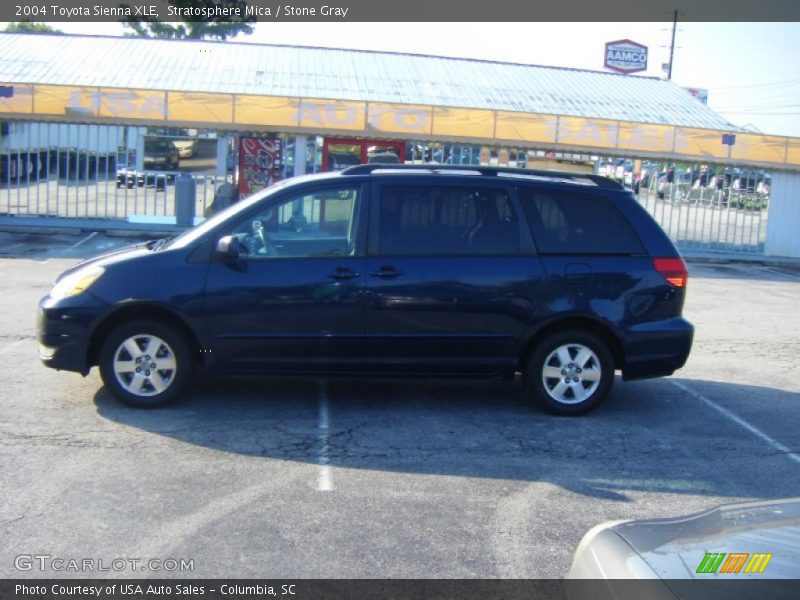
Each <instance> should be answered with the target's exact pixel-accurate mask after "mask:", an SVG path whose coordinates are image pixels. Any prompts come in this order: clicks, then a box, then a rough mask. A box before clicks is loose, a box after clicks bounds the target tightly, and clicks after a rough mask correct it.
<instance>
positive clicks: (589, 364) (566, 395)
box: [524, 330, 614, 416]
mask: <svg viewBox="0 0 800 600" xmlns="http://www.w3.org/2000/svg"><path fill="white" fill-rule="evenodd" d="M565 348H566V352H567V354H568V355H569V360H570V362H568V364H566V365H564V364H562V361H561V359H560V355H558V354H557V352H558V349H562V352H563V351H564V349H565ZM581 349H587V350H588V351H589V352H588V353H587V354H579V352H580V351H581ZM584 358H587V360H585V361H584V360H583V359H584ZM575 359H578V361H580V363H579V362H577V361H576V360H575ZM545 367H547V368H548V371H549V372H550V373H551V374H557V375H558V377H557V378H556V377H548V378H545V376H544V374H545ZM554 369H555V370H554ZM584 370H585V371H584ZM524 375H525V389H526V392H527V393H528V394H529V395H530V396H532V398H533V400H534V401H535V402H536V404H538V405H539V407H540V408H542V409H544V410H546V411H547V412H550V413H553V414H556V415H563V416H577V415H582V414H585V413H587V412H589V411H590V410H593V409H595V408H597V407H598V406H599V405H600V404H601V403H602V402H603V401H604V400H605V399H606V397H607V396H608V393H609V392H610V391H611V386H612V384H613V383H614V359H613V357H612V356H611V351H610V350H609V349H608V345H607V344H606V343H605V342H604V341H603V340H601V339H600V338H598V337H597V336H596V335H594V334H592V333H589V332H586V331H580V330H570V331H563V332H559V333H555V334H553V335H550V336H548V337H547V338H546V339H544V340H542V341H541V342H540V343H538V344H537V346H536V348H535V349H534V350H533V352H532V353H531V355H530V357H529V359H528V362H527V364H526V365H525V373H524ZM562 376H566V378H569V379H570V382H569V383H566V382H563V385H562V380H561V377H562ZM575 378H578V381H577V382H576V381H574V379H575ZM595 382H596V385H595ZM558 386H560V387H558ZM578 386H580V387H578ZM560 390H563V393H561V392H560ZM579 390H583V391H579ZM582 395H585V397H584V398H581V397H580V396H582ZM559 396H560V397H561V399H558V398H557V397H559Z"/></svg>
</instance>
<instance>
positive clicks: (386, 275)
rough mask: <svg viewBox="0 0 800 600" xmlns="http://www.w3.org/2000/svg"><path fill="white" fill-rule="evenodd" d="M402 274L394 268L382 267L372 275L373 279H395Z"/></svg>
mask: <svg viewBox="0 0 800 600" xmlns="http://www.w3.org/2000/svg"><path fill="white" fill-rule="evenodd" d="M402 274H403V272H402V271H398V270H397V269H395V268H394V267H381V268H380V270H378V271H373V272H372V273H370V275H372V276H373V277H380V278H381V279H393V278H394V277H397V276H398V275H402Z"/></svg>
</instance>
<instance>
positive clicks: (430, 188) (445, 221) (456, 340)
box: [366, 178, 544, 375]
mask: <svg viewBox="0 0 800 600" xmlns="http://www.w3.org/2000/svg"><path fill="white" fill-rule="evenodd" d="M400 181H402V180H400V179H398V182H400ZM431 181H432V183H431V184H430V185H414V186H410V185H392V184H391V183H388V182H387V183H385V184H384V183H382V184H375V187H374V188H373V194H372V198H373V199H374V202H372V208H371V211H370V243H369V256H368V258H367V268H366V270H367V275H368V279H367V290H368V294H369V304H368V309H367V324H366V334H367V339H366V345H367V350H366V351H367V357H368V361H367V367H368V369H370V370H372V371H377V372H390V373H391V372H398V373H410V372H415V373H426V372H438V373H452V374H480V375H491V374H500V373H508V372H510V371H512V370H513V369H514V368H515V367H516V361H517V359H518V353H519V346H520V339H521V338H522V337H523V333H524V332H525V331H526V329H527V328H529V327H530V326H531V324H532V322H533V321H534V320H535V315H536V314H537V311H538V307H539V306H540V304H541V301H540V296H541V294H542V291H543V289H542V282H543V277H544V272H543V269H542V265H541V262H540V260H539V259H538V257H537V256H535V255H534V253H533V251H532V242H531V240H530V236H529V235H527V234H525V233H524V231H523V230H522V228H521V227H520V219H519V218H518V214H519V211H518V210H517V209H516V208H515V206H514V203H513V201H512V197H511V195H510V193H509V192H508V190H507V189H505V187H504V186H502V185H497V184H495V185H487V184H485V183H478V182H476V183H475V184H462V185H458V186H455V185H448V186H442V185H437V184H436V183H434V181H435V178H432V179H431Z"/></svg>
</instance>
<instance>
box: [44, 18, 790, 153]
mask: <svg viewBox="0 0 800 600" xmlns="http://www.w3.org/2000/svg"><path fill="white" fill-rule="evenodd" d="M51 25H52V26H53V27H55V28H57V29H60V30H62V31H64V32H65V33H79V34H97V35H122V34H123V32H124V29H123V27H122V25H118V24H116V23H74V22H73V23H51ZM671 34H672V23H671V22H669V23H668V22H665V23H350V22H343V23H310V22H305V23H286V22H277V23H271V22H267V23H258V24H257V25H256V27H255V33H253V34H252V35H245V36H242V35H240V36H237V37H236V38H233V40H232V42H235V43H239V42H242V43H274V44H293V45H302V46H320V47H331V48H350V49H362V50H385V51H389V52H412V53H415V54H432V55H437V56H454V57H462V58H475V59H483V60H496V61H502V62H515V63H523V64H535V65H545V66H554V67H572V68H579V69H591V70H598V71H602V70H603V59H604V48H605V43H606V42H609V41H614V40H618V39H630V40H633V41H635V42H638V43H640V44H643V45H645V46H647V47H648V48H649V60H648V70H647V71H646V72H644V73H641V75H647V76H652V77H663V76H664V73H663V71H662V68H661V67H662V63H666V62H667V61H668V58H669V43H670V37H671ZM635 76H636V75H631V77H635ZM672 80H673V81H674V82H675V83H677V84H678V85H682V86H685V87H695V88H704V89H707V90H708V105H709V106H710V107H711V108H712V109H714V110H715V111H716V112H717V113H719V114H721V115H722V116H724V117H725V118H726V119H727V120H728V121H730V122H731V123H734V124H736V125H739V126H744V127H748V128H751V129H753V130H755V131H760V132H762V133H769V134H777V135H789V136H797V137H800V23H694V22H686V23H681V22H679V23H678V28H677V32H676V40H675V56H674V60H673V70H672Z"/></svg>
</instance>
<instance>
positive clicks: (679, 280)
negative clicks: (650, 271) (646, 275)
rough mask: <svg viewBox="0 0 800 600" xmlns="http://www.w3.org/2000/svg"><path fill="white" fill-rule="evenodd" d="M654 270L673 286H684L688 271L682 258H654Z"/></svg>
mask: <svg viewBox="0 0 800 600" xmlns="http://www.w3.org/2000/svg"><path fill="white" fill-rule="evenodd" d="M653 266H654V267H655V268H656V271H658V272H659V274H660V275H661V276H662V277H663V278H664V279H666V280H667V281H668V282H670V283H671V284H672V285H674V286H675V287H686V280H687V279H688V278H689V272H688V271H687V270H686V263H685V262H683V259H682V258H654V259H653Z"/></svg>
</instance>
